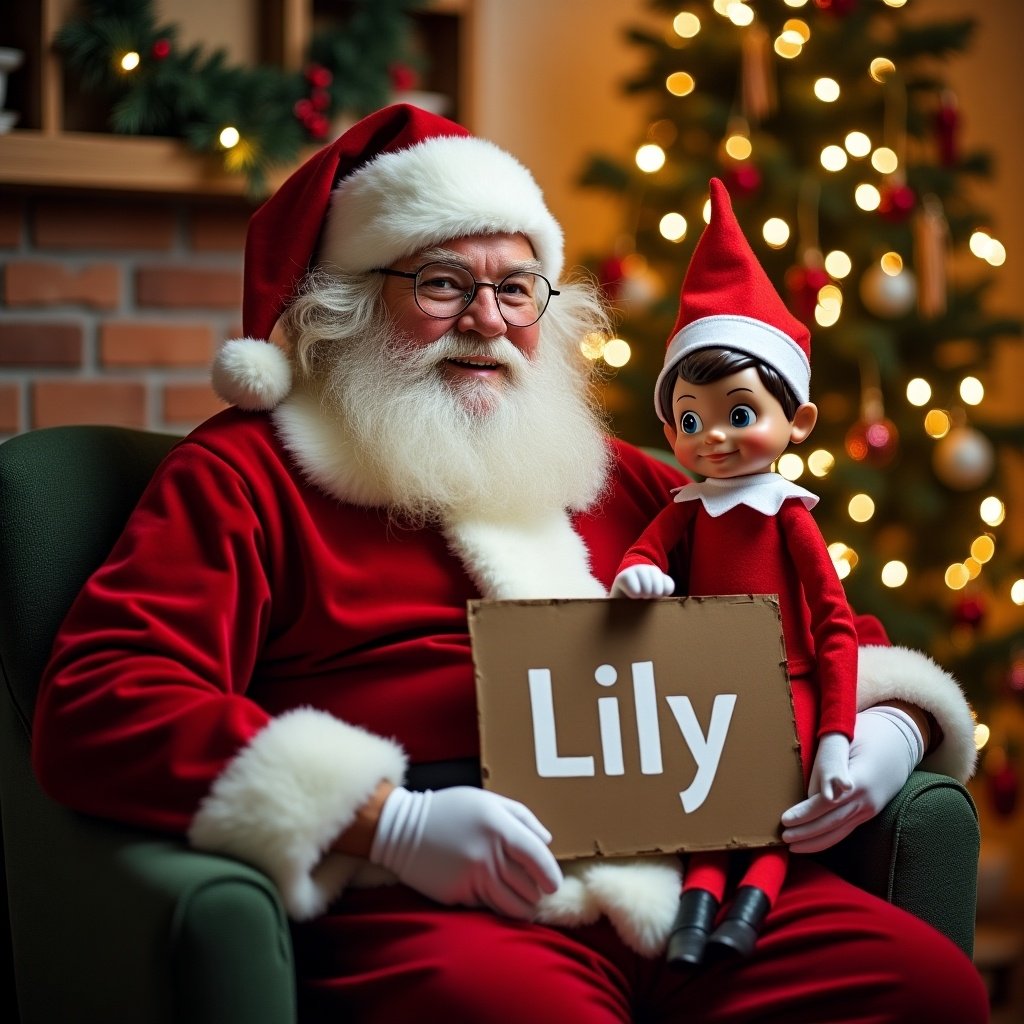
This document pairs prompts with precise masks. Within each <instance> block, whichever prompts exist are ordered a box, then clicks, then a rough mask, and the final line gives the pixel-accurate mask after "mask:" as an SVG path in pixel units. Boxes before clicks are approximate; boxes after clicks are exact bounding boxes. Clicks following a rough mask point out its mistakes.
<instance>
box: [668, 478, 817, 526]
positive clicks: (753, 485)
mask: <svg viewBox="0 0 1024 1024" xmlns="http://www.w3.org/2000/svg"><path fill="white" fill-rule="evenodd" d="M673 494H675V500H676V501H698V500H700V501H702V502H703V503H704V508H705V510H706V511H707V513H708V515H709V516H720V515H723V514H724V513H726V512H728V511H729V510H730V509H734V508H735V507H736V506H737V505H749V506H750V507H751V508H752V509H754V510H755V511H757V512H761V513H763V514H764V515H766V516H774V515H778V511H779V509H780V508H782V503H783V502H784V501H785V500H786V499H787V498H799V499H800V500H801V501H802V502H803V503H804V507H805V508H808V509H811V508H814V506H815V505H817V504H818V496H817V495H816V494H812V493H811V492H810V491H808V490H805V489H804V488H803V487H798V486H797V485H796V484H794V483H791V482H790V481H789V480H787V479H786V478H785V477H783V476H779V474H778V473H753V474H751V475H750V476H736V477H729V478H727V479H724V480H718V479H713V478H711V477H709V478H708V479H707V480H705V481H704V482H703V483H693V484H686V485H685V486H684V487H679V488H676V490H675V491H673Z"/></svg>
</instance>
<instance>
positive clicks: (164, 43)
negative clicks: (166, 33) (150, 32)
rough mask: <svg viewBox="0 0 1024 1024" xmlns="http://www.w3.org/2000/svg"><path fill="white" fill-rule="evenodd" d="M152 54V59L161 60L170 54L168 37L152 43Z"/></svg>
mask: <svg viewBox="0 0 1024 1024" xmlns="http://www.w3.org/2000/svg"><path fill="white" fill-rule="evenodd" d="M150 52H151V53H152V54H153V59H154V60H163V59H164V58H165V57H167V56H169V55H170V52H171V41H170V39H158V40H157V41H156V42H155V43H154V44H153V49H152V50H151V51H150Z"/></svg>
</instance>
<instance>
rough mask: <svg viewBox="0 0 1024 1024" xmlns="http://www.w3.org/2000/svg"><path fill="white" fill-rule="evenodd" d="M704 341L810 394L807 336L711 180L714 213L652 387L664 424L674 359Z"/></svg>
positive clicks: (803, 395) (802, 395) (800, 394)
mask: <svg viewBox="0 0 1024 1024" xmlns="http://www.w3.org/2000/svg"><path fill="white" fill-rule="evenodd" d="M703 348H729V349H735V350H737V351H739V352H745V353H746V354H748V355H751V356H753V357H754V358H755V359H758V360H760V361H761V362H764V363H768V364H769V365H770V366H772V367H774V369H775V370H776V371H777V372H778V374H779V375H780V376H781V377H782V379H783V380H785V381H786V383H787V384H789V386H790V387H791V388H792V389H793V393H794V394H795V395H796V397H797V400H798V401H799V402H800V403H801V404H802V403H804V402H807V401H809V400H810V384H811V335H810V332H809V331H808V330H807V328H806V327H805V326H804V325H803V324H802V323H801V322H800V321H799V320H797V319H796V317H794V316H793V314H792V313H790V311H789V310H788V309H787V308H786V304H785V303H784V302H783V301H782V299H781V298H780V296H779V293H778V292H777V291H776V290H775V287H774V286H773V285H772V283H771V281H770V280H769V279H768V275H767V274H766V273H765V272H764V268H763V267H762V266H761V264H760V263H759V262H758V260H757V257H756V256H755V255H754V251H753V250H752V249H751V248H750V244H749V243H748V242H747V240H746V238H745V237H744V235H743V232H742V230H741V229H740V226H739V224H738V223H737V221H736V215H735V214H734V213H733V209H732V203H731V202H730V201H729V192H728V190H727V189H726V187H725V185H723V184H722V182H721V181H719V180H718V178H712V179H711V219H710V221H709V222H708V226H707V227H706V228H705V229H704V233H703V234H702V235H701V236H700V240H699V241H698V242H697V247H696V248H695V249H694V251H693V257H692V258H691V260H690V266H689V269H688V270H687V271H686V277H685V279H684V280H683V288H682V292H681V293H680V296H679V316H678V318H677V319H676V325H675V327H674V328H673V329H672V334H671V336H670V338H669V342H668V348H667V350H666V352H665V365H664V367H663V368H662V371H661V373H660V374H659V375H658V382H657V384H656V385H655V387H654V407H655V410H656V411H657V413H658V416H659V417H660V419H661V420H662V422H664V423H671V422H672V419H671V410H666V409H663V408H662V407H661V400H660V397H659V396H660V395H661V389H662V385H663V383H664V381H665V380H666V379H667V378H668V377H669V374H671V373H672V372H673V370H674V369H675V367H676V364H677V363H678V362H679V361H680V360H681V359H682V358H683V357H684V356H687V355H689V354H690V353H691V352H696V351H698V350H699V349H703Z"/></svg>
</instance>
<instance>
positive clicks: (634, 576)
mask: <svg viewBox="0 0 1024 1024" xmlns="http://www.w3.org/2000/svg"><path fill="white" fill-rule="evenodd" d="M675 589H676V584H675V581H674V580H673V579H672V577H671V576H666V575H665V573H663V572H662V571H661V570H660V569H659V568H658V567H657V566H656V565H647V564H644V565H631V566H630V567H629V568H628V569H623V570H622V572H620V573H619V574H618V576H616V577H615V579H614V580H613V581H612V589H611V594H610V596H611V597H622V596H626V597H671V596H672V593H673V592H674V591H675Z"/></svg>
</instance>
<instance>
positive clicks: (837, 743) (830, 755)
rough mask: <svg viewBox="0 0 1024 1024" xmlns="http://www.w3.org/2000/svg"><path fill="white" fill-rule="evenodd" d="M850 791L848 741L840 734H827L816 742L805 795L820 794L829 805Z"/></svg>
mask: <svg viewBox="0 0 1024 1024" xmlns="http://www.w3.org/2000/svg"><path fill="white" fill-rule="evenodd" d="M851 789H853V781H852V780H851V779H850V741H849V740H848V739H847V738H846V737H845V736H844V735H843V734H842V733H841V732H827V733H825V735H824V736H822V737H821V739H819V740H818V749H817V751H816V752H815V755H814V765H813V766H812V768H811V779H810V782H809V783H808V785H807V795H808V796H814V794H815V793H820V794H821V795H822V796H823V797H824V798H825V799H826V800H828V801H829V802H830V803H835V802H837V801H838V800H839V798H840V797H841V796H842V795H843V794H844V793H849V792H850V790H851Z"/></svg>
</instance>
